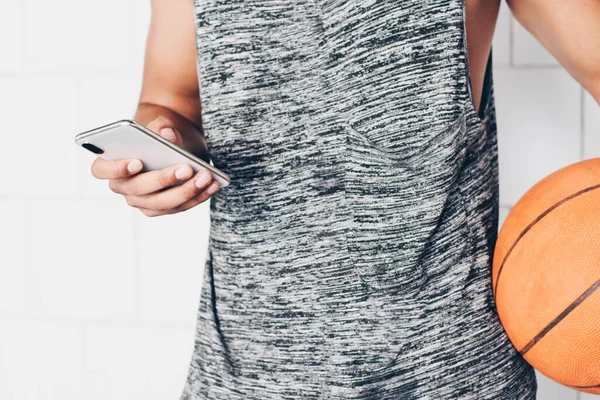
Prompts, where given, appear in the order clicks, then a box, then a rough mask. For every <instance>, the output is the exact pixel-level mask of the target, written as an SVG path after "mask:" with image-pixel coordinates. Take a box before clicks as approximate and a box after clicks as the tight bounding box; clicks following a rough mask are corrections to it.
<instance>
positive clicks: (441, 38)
mask: <svg viewBox="0 0 600 400" xmlns="http://www.w3.org/2000/svg"><path fill="white" fill-rule="evenodd" d="M465 1H466V3H465ZM499 5H500V3H499V0H433V1H422V0H419V1H417V0H414V1H387V2H386V1H365V0H345V1H324V0H286V1H282V0H271V1H266V0H257V1H247V0H229V1H221V0H195V1H192V0H168V1H167V0H153V2H152V7H153V12H152V23H151V27H150V32H149V35H148V42H147V49H146V63H145V70H144V81H143V90H142V94H141V98H140V104H139V108H138V111H137V113H136V115H135V117H134V118H135V119H136V120H137V121H139V122H141V123H142V124H145V125H147V126H148V127H149V128H150V129H152V130H154V131H157V132H160V133H161V134H162V135H163V136H164V137H166V138H167V139H169V140H171V141H173V142H175V143H177V144H178V145H180V146H183V147H186V148H188V149H196V150H197V149H201V148H202V144H203V143H202V139H203V138H205V139H206V144H207V147H208V150H209V151H210V155H211V157H212V159H213V163H214V165H215V166H216V167H217V168H219V169H221V170H223V171H224V172H226V173H228V174H230V176H231V177H232V183H231V185H230V186H229V187H228V188H227V189H224V190H222V191H216V190H217V189H218V184H217V183H216V182H212V183H211V182H210V181H211V178H210V176H209V175H206V174H205V173H198V174H197V175H196V176H194V177H191V175H192V170H191V168H190V167H189V166H185V165H182V166H179V165H178V166H173V167H170V168H166V169H164V170H161V171H153V172H145V173H138V171H139V170H140V168H141V163H140V162H139V161H136V160H118V161H104V160H101V159H97V160H96V161H95V162H94V164H93V169H92V172H93V174H94V176H96V177H97V178H99V179H109V180H110V188H111V189H112V190H113V191H115V192H116V193H120V194H122V195H123V196H125V198H126V199H127V202H128V204H129V205H131V206H133V207H136V208H138V209H140V210H141V212H143V213H144V214H145V215H147V216H158V215H163V214H170V213H176V212H182V211H185V210H187V209H189V208H192V207H194V206H195V205H197V204H199V203H201V202H203V201H206V200H207V199H208V198H209V197H211V196H212V202H211V227H210V243H209V248H208V255H207V259H206V268H205V279H204V287H203V290H202V298H201V305H200V309H199V314H198V325H197V336H196V347H195V350H194V354H193V358H192V362H191V365H190V370H189V376H188V379H187V384H186V386H185V389H184V393H183V395H182V399H188V400H192V399H194V400H195V399H232V398H239V399H282V398H286V399H296V398H306V399H321V398H327V399H332V398H336V399H352V398H361V399H420V398H460V399H534V398H535V392H536V382H535V375H534V373H533V369H532V368H531V367H530V366H529V365H528V364H527V363H526V362H525V361H524V360H523V358H522V357H520V356H519V355H518V353H517V352H516V351H515V349H514V348H513V347H512V345H511V343H510V341H509V340H508V338H507V337H506V335H505V333H504V331H503V329H502V326H501V324H500V322H499V320H498V318H497V315H496V313H495V305H494V304H493V299H492V296H491V286H490V269H491V268H490V267H491V257H492V254H493V248H494V243H495V239H496V232H497V228H498V173H497V142H496V138H497V136H496V124H495V105H494V96H493V79H492V71H491V53H490V48H491V43H492V37H493V32H494V26H495V22H496V18H497V13H498V7H499ZM509 6H510V8H511V10H512V12H513V14H514V15H515V17H516V18H517V20H518V21H519V22H520V23H522V24H523V25H524V26H525V27H526V28H527V29H528V30H529V31H530V32H532V33H533V35H535V36H536V37H537V38H538V39H539V40H540V41H541V42H542V43H543V44H544V45H545V46H546V47H547V48H548V49H549V50H550V51H551V52H552V54H554V56H555V57H556V58H557V59H558V60H559V61H560V62H561V63H562V65H564V67H565V68H566V69H567V70H568V71H569V72H570V73H571V74H572V75H573V77H574V78H575V79H577V80H578V81H579V82H580V83H581V84H582V85H583V86H584V87H585V88H586V89H587V90H588V91H589V92H590V93H592V95H593V96H594V97H595V98H596V100H599V101H600V3H599V2H597V1H592V0H568V1H567V0H512V1H510V2H509ZM194 22H195V23H196V24H195V23H194ZM467 37H468V48H467V40H466V39H467ZM197 67H198V69H197ZM198 76H199V78H200V79H199V80H198ZM198 151H199V150H198ZM181 180H187V182H185V183H184V184H183V185H181V186H173V185H174V184H175V183H177V182H179V181H181Z"/></svg>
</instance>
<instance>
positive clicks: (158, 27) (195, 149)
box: [133, 0, 207, 159]
mask: <svg viewBox="0 0 600 400" xmlns="http://www.w3.org/2000/svg"><path fill="white" fill-rule="evenodd" d="M201 113H202V108H201V104H200V95H199V86H198V75H197V69H196V35H195V23H194V6H193V2H192V1H190V0H152V19H151V22H150V29H149V32H148V38H147V41H146V56H145V60H144V76H143V83H142V91H141V94H140V99H139V106H138V109H137V111H136V113H135V116H134V118H133V119H134V120H136V121H137V122H140V123H141V124H143V125H147V124H148V123H150V122H151V121H153V120H154V119H155V118H156V117H158V116H162V117H165V118H166V119H168V120H170V121H171V122H172V123H173V124H174V126H175V128H176V129H177V131H178V132H179V133H180V135H181V138H182V140H183V147H184V148H185V149H187V150H189V151H190V152H192V153H194V154H196V155H198V156H200V157H202V158H204V159H207V150H206V145H205V142H204V138H203V135H202V133H201V129H202V121H201Z"/></svg>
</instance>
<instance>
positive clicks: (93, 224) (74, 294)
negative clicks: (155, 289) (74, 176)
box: [30, 200, 136, 318]
mask: <svg viewBox="0 0 600 400" xmlns="http://www.w3.org/2000/svg"><path fill="white" fill-rule="evenodd" d="M132 214H133V211H132V209H130V208H129V207H126V205H125V204H123V205H121V206H116V205H112V204H110V205H106V204H102V203H100V202H94V201H81V200H46V201H44V202H39V203H35V204H33V205H32V207H31V226H30V229H31V236H32V238H31V253H32V260H31V261H32V270H33V274H34V278H33V282H32V283H33V293H34V295H33V306H34V308H35V311H36V313H40V314H43V315H46V314H51V315H68V316H74V317H80V318H89V317H92V318H93V317H98V318H111V317H112V318H127V317H129V318H130V317H132V316H133V311H134V298H133V297H134V296H133V292H132V288H133V285H134V279H135V276H134V275H135V270H136V265H135V255H134V251H135V247H134V242H133V228H132V221H133V217H132Z"/></svg>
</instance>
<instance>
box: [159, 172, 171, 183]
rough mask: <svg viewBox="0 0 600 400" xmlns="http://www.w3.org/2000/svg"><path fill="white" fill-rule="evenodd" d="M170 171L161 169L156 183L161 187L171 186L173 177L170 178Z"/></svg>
mask: <svg viewBox="0 0 600 400" xmlns="http://www.w3.org/2000/svg"><path fill="white" fill-rule="evenodd" d="M172 175H173V174H172V173H171V171H163V172H161V173H160V174H158V184H159V185H160V186H161V187H167V186H171V185H172V184H173V178H172Z"/></svg>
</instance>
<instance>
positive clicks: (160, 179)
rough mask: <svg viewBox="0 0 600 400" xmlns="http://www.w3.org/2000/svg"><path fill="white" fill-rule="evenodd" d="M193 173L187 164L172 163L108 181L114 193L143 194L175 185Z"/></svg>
mask: <svg viewBox="0 0 600 400" xmlns="http://www.w3.org/2000/svg"><path fill="white" fill-rule="evenodd" d="M193 174H194V170H193V169H192V167H191V166H190V165H189V164H179V165H173V166H171V167H167V168H163V169H159V170H155V171H148V172H144V173H143V174H138V175H136V176H133V177H131V178H128V179H118V180H113V181H110V183H109V186H110V189H111V190H112V191H113V192H115V193H120V194H126V195H131V196H144V195H147V194H150V193H154V192H157V191H159V190H162V189H164V188H167V187H170V186H173V185H176V184H177V183H180V182H182V181H184V180H186V179H188V178H190V177H191V176H192V175H193Z"/></svg>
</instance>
